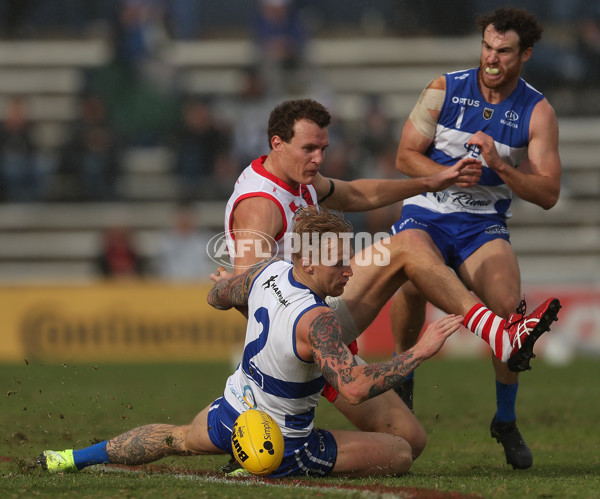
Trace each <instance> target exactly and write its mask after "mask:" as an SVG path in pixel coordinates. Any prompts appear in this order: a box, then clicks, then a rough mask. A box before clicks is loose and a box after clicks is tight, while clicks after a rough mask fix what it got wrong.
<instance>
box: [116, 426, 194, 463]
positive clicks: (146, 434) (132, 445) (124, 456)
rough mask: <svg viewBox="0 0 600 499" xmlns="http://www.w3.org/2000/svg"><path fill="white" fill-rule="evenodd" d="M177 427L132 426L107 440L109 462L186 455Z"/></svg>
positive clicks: (137, 461) (146, 461)
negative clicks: (132, 427) (131, 428)
mask: <svg viewBox="0 0 600 499" xmlns="http://www.w3.org/2000/svg"><path fill="white" fill-rule="evenodd" d="M176 428H177V427H176V426H173V425H166V424H151V425H147V426H140V427H139V428H134V429H133V430H130V431H128V432H126V433H123V434H122V435H119V436H118V437H115V438H113V439H111V440H109V441H108V443H107V445H106V452H107V454H108V458H109V459H110V462H111V463H115V464H145V463H151V462H153V461H156V460H157V459H161V458H163V457H165V456H172V455H178V456H187V455H191V453H190V452H188V451H186V450H185V448H184V444H183V436H182V435H181V433H180V432H177V431H175V429H176Z"/></svg>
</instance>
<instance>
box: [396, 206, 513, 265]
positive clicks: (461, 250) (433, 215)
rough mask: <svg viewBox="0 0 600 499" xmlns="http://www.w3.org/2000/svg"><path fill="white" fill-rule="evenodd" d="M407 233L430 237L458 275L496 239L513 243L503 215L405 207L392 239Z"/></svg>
mask: <svg viewBox="0 0 600 499" xmlns="http://www.w3.org/2000/svg"><path fill="white" fill-rule="evenodd" d="M407 229H420V230H424V231H425V232H427V234H429V236H430V237H431V239H433V242H434V243H435V245H436V246H437V247H438V248H439V250H440V251H441V253H442V255H443V256H444V260H445V262H446V265H448V266H449V267H451V268H452V269H454V271H455V272H458V267H460V266H461V265H462V263H463V262H464V261H465V260H466V259H467V258H469V256H471V255H472V254H473V252H474V251H475V250H476V249H478V248H480V247H481V246H483V245H484V244H485V243H487V242H489V241H493V240H494V239H504V240H505V241H508V242H510V232H509V230H508V229H507V228H506V218H505V217H504V216H503V215H489V214H486V215H477V214H473V213H437V212H434V211H431V210H427V209H425V208H421V207H420V206H414V205H406V206H404V207H403V208H402V217H401V218H400V220H398V221H397V222H396V223H395V224H394V225H392V229H391V233H392V235H394V234H398V233H399V232H402V231H403V230H407Z"/></svg>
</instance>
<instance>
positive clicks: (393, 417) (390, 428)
mask: <svg viewBox="0 0 600 499" xmlns="http://www.w3.org/2000/svg"><path fill="white" fill-rule="evenodd" d="M394 412H395V411H390V413H389V414H388V416H389V417H388V418H382V419H375V420H374V424H373V426H372V427H371V428H368V431H375V432H379V433H388V434H391V435H395V436H397V437H400V438H402V439H403V440H405V441H406V442H407V443H408V445H409V447H410V449H411V459H413V458H414V459H416V458H418V457H419V456H420V455H421V453H422V452H423V450H424V449H425V446H426V445H427V433H426V432H425V429H424V428H423V426H421V423H419V421H418V420H417V419H416V418H415V417H414V416H412V414H411V417H409V418H406V417H405V415H404V414H400V413H396V414H395V413H394Z"/></svg>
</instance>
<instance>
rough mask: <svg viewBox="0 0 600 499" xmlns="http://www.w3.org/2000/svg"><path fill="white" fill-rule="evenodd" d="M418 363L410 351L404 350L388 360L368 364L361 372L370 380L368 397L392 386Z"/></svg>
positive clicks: (398, 382)
mask: <svg viewBox="0 0 600 499" xmlns="http://www.w3.org/2000/svg"><path fill="white" fill-rule="evenodd" d="M418 365H419V362H418V360H417V359H416V358H415V356H414V354H413V353H412V351H410V350H409V351H408V352H404V353H402V354H400V355H398V356H396V357H394V358H393V359H392V360H390V361H388V362H381V363H378V364H368V365H366V366H364V371H363V374H364V376H366V377H367V379H368V380H369V381H370V382H371V387H370V388H369V398H373V397H376V396H377V395H380V394H381V393H383V392H386V391H388V390H390V389H391V388H394V387H395V386H397V385H398V384H400V382H401V381H402V380H403V379H404V378H405V377H406V376H407V375H408V374H410V373H411V372H412V371H413V370H414V369H415V367H417V366H418Z"/></svg>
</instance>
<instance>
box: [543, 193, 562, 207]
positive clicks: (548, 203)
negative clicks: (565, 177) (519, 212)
mask: <svg viewBox="0 0 600 499" xmlns="http://www.w3.org/2000/svg"><path fill="white" fill-rule="evenodd" d="M559 194H560V192H559V191H558V192H555V193H552V194H549V195H548V196H546V197H545V198H544V199H543V200H542V202H541V203H540V207H541V208H543V209H544V210H549V209H550V208H553V207H554V206H555V205H556V203H558V196H559Z"/></svg>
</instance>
